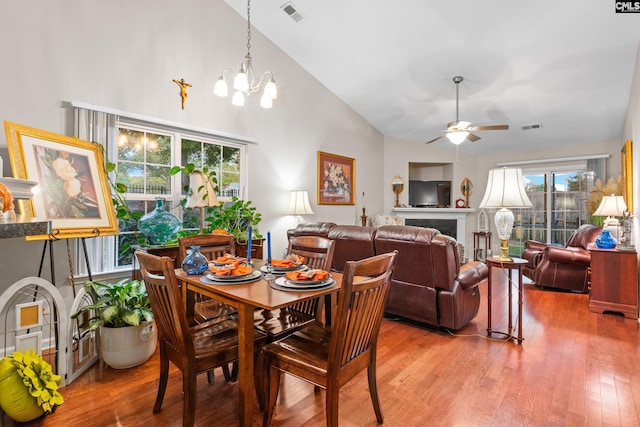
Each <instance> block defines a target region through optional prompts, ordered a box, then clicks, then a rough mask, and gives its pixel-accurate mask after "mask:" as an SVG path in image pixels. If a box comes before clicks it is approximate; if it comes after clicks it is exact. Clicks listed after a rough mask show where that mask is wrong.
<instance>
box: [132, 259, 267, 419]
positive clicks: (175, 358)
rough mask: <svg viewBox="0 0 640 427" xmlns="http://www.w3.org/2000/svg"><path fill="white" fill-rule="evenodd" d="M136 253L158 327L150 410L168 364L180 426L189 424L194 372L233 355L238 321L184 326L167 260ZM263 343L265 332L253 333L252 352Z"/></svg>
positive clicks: (228, 360)
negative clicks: (178, 382) (176, 375)
mask: <svg viewBox="0 0 640 427" xmlns="http://www.w3.org/2000/svg"><path fill="white" fill-rule="evenodd" d="M135 255H136V256H137V257H138V262H139V263H140V272H141V273H142V278H143V280H144V283H145V286H146V288H147V294H148V295H149V301H150V302H151V311H153V316H154V319H155V322H156V326H157V328H158V343H159V347H160V383H159V385H158V395H157V397H156V402H155V404H154V406H153V412H154V413H157V412H159V411H160V409H161V407H162V400H163V398H164V393H165V390H166V388H167V382H168V379H169V362H172V363H173V364H174V365H175V366H176V367H177V368H178V369H180V370H181V371H182V390H183V405H182V406H183V409H182V410H183V413H182V425H183V426H187V427H191V426H193V424H194V421H195V410H196V390H197V387H196V375H197V374H199V373H202V372H206V371H210V370H212V369H213V368H215V367H218V366H222V365H225V364H229V363H231V362H233V361H235V360H237V359H238V323H237V322H236V321H235V320H233V319H229V318H227V319H223V320H220V319H216V320H213V321H207V322H204V323H200V324H197V325H195V326H189V324H188V322H187V315H186V311H185V308H184V304H183V302H182V297H181V292H180V288H179V286H178V280H177V279H176V275H175V271H174V265H173V262H172V261H171V259H170V258H169V257H157V256H155V255H151V254H149V253H146V252H143V251H136V253H135ZM265 343H266V336H265V335H264V334H261V333H259V332H256V333H255V342H254V349H255V351H256V354H257V353H258V350H259V349H260V347H261V346H262V345H264V344H265ZM220 397H221V398H222V396H220Z"/></svg>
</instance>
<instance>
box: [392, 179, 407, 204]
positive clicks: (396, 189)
mask: <svg viewBox="0 0 640 427" xmlns="http://www.w3.org/2000/svg"><path fill="white" fill-rule="evenodd" d="M391 189H392V190H393V193H394V194H395V195H396V205H395V207H396V208H399V207H400V193H402V191H403V190H404V181H403V180H402V178H400V176H398V175H396V176H394V177H393V179H392V180H391Z"/></svg>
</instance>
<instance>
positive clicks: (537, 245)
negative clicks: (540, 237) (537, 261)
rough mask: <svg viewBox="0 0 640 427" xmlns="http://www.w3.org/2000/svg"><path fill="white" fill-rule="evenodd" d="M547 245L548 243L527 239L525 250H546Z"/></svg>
mask: <svg viewBox="0 0 640 427" xmlns="http://www.w3.org/2000/svg"><path fill="white" fill-rule="evenodd" d="M547 246H549V245H547V244H546V243H543V242H536V241H535V240H527V241H526V242H524V247H525V251H527V250H529V251H532V252H535V251H540V252H542V251H544V248H546V247H547Z"/></svg>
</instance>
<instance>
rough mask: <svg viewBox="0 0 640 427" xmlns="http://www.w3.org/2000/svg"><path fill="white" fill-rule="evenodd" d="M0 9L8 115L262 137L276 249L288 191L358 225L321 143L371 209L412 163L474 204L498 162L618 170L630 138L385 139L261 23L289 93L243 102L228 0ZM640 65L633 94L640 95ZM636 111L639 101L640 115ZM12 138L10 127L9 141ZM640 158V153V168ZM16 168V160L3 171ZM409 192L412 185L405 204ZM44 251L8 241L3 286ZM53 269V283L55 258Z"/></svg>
mask: <svg viewBox="0 0 640 427" xmlns="http://www.w3.org/2000/svg"><path fill="white" fill-rule="evenodd" d="M1 16H2V19H1V23H2V25H0V49H1V51H2V53H3V65H2V67H0V81H2V82H3V90H2V96H1V97H0V120H7V121H12V122H16V123H20V124H24V125H28V126H33V127H36V128H40V129H43V130H47V131H51V132H56V133H63V134H70V132H71V129H72V126H71V123H72V117H71V115H70V113H69V109H68V108H67V106H66V105H65V103H66V102H67V101H71V100H77V101H82V102H86V103H90V104H95V105H100V106H104V107H111V108H115V109H119V110H123V111H129V112H132V113H137V114H141V115H145V116H151V117H157V118H160V119H165V120H169V121H176V122H182V123H186V124H189V125H193V126H199V127H204V128H209V129H213V130H218V131H222V132H227V133H232V134H239V135H245V136H247V137H251V138H256V139H257V140H258V142H259V143H258V145H256V146H251V147H250V148H249V168H250V178H249V185H248V189H247V190H248V197H249V198H250V199H251V200H252V201H253V203H254V205H255V206H256V207H257V208H258V209H259V210H260V211H261V212H262V213H263V218H264V219H263V223H262V224H261V227H260V229H261V230H262V231H263V232H266V231H267V230H270V231H271V232H272V235H273V245H274V252H275V253H278V252H277V251H278V248H281V249H284V246H285V231H286V229H288V228H290V227H291V226H293V225H294V218H292V217H288V216H285V215H284V212H285V209H286V206H287V201H288V194H289V190H292V189H303V190H307V191H309V194H310V196H311V202H312V208H313V210H314V214H313V215H311V216H309V217H307V218H305V221H334V222H337V223H343V224H355V223H357V221H358V220H357V215H358V213H357V211H356V207H355V206H331V205H321V206H318V205H317V204H316V203H315V194H316V185H317V183H316V167H317V166H316V163H317V151H319V150H320V151H326V152H330V153H335V154H339V155H342V156H347V157H353V158H355V159H356V172H357V174H356V188H355V191H356V194H358V195H360V194H361V193H362V192H365V193H366V195H367V213H368V214H370V215H371V214H375V213H380V212H382V213H389V212H390V210H391V208H392V206H393V204H394V200H395V198H394V195H393V193H392V191H391V180H392V178H393V177H394V176H395V175H400V176H401V177H402V178H403V179H404V180H405V182H406V181H408V163H409V162H424V163H433V162H436V163H438V162H442V163H454V171H453V177H452V182H453V184H454V185H453V189H452V193H453V194H452V197H453V198H458V197H460V196H461V195H460V192H459V188H458V187H459V183H460V182H461V181H462V179H463V178H465V177H469V178H470V179H471V181H472V182H473V183H474V186H475V191H474V193H473V194H472V195H471V198H470V202H471V206H472V207H477V206H478V204H479V202H480V199H481V198H482V196H483V194H484V186H485V182H486V176H487V171H488V169H490V168H491V167H493V166H494V165H495V162H496V161H507V160H521V159H522V158H532V157H535V158H541V157H548V156H551V157H558V156H563V155H575V154H577V152H579V154H589V153H602V152H605V151H608V152H611V153H612V156H613V160H612V161H611V163H612V165H610V166H611V167H612V168H613V166H614V165H613V164H618V167H619V150H620V147H621V142H615V141H614V142H610V143H591V144H583V145H579V146H572V147H558V148H557V149H556V150H554V152H553V153H549V152H540V151H531V150H526V149H524V150H519V151H517V152H510V153H504V154H503V155H491V156H475V155H470V154H468V153H465V152H464V151H463V150H460V151H459V152H458V153H456V151H455V149H448V148H440V147H434V146H425V145H424V144H416V143H411V142H406V141H400V140H396V139H393V138H384V137H383V136H382V135H381V134H380V133H379V132H378V131H377V130H376V129H375V128H373V127H372V126H371V125H369V124H368V123H366V122H365V121H364V120H363V119H362V118H361V117H360V116H359V115H358V114H356V113H355V112H354V111H353V110H352V109H350V108H349V107H347V106H346V105H345V104H344V103H343V102H341V101H340V100H339V99H337V98H336V97H335V96H334V95H333V94H332V93H331V92H329V91H328V90H327V89H326V88H325V87H324V86H323V85H321V84H320V83H319V82H318V81H316V80H315V79H314V78H313V77H312V76H310V75H309V74H308V73H307V72H306V71H305V70H303V69H302V68H301V67H299V66H298V65H297V64H296V63H294V62H293V61H292V60H291V59H290V58H289V57H288V56H286V55H285V54H284V53H283V52H282V51H280V50H279V49H278V48H276V47H275V46H274V45H273V44H271V43H270V42H269V41H268V40H267V39H265V38H264V37H263V36H262V35H261V34H260V33H259V32H258V31H257V30H255V29H254V31H253V39H252V54H253V59H254V66H255V68H256V71H257V72H262V71H264V70H267V69H269V70H271V71H273V72H274V74H275V78H276V81H277V83H278V87H279V97H278V99H277V100H276V101H275V102H274V108H273V109H272V110H262V109H261V108H259V106H258V105H257V103H258V99H257V97H255V98H253V99H249V100H248V102H247V104H248V105H247V107H245V108H236V107H234V106H232V105H230V101H229V99H222V98H218V97H215V96H213V95H212V90H213V85H214V83H215V81H216V79H217V78H218V76H219V74H220V73H221V71H222V70H223V69H225V68H232V69H235V68H236V67H237V66H238V65H239V63H240V61H241V60H242V59H243V57H244V54H245V41H246V21H245V19H244V18H242V17H241V16H239V15H238V14H236V13H235V12H234V11H233V10H232V9H230V8H229V7H228V6H227V5H226V4H225V3H224V2H223V1H221V0H214V1H208V2H205V1H199V0H182V1H180V2H177V1H171V0H136V1H125V0H113V1H109V2H97V1H82V2H79V1H72V0H58V1H55V2H52V1H50V0H30V1H9V2H4V3H3V6H2V15H1ZM336 66H339V65H336ZM638 69H639V67H636V78H635V80H634V92H633V93H634V94H636V96H635V97H634V96H632V97H631V99H632V100H633V99H634V98H636V99H637V98H638V94H639V92H640V89H639V86H640V82H639V81H638V80H640V79H639V78H638V71H637V70H638ZM180 78H184V79H185V80H186V81H187V82H188V83H191V84H192V85H193V87H191V88H190V89H189V91H188V93H189V96H188V99H187V102H186V108H185V110H181V109H180V98H179V88H178V87H177V86H176V85H175V84H174V83H173V82H172V79H180ZM638 108H639V107H638V106H637V103H636V104H635V105H634V106H633V118H634V119H635V122H636V123H640V119H638V116H639V115H640V112H639V111H638ZM638 128H640V126H636V130H635V132H636V133H638V132H640V131H639V130H638ZM629 129H631V128H629ZM634 136H635V135H634ZM635 139H636V140H638V141H640V138H635ZM514 143H515V142H514ZM6 145H7V143H6V140H5V137H4V135H0V150H2V149H4V150H6ZM637 159H638V150H635V153H634V169H635V170H636V171H637V168H638V166H637V165H638V161H637ZM614 160H615V161H614ZM8 163H9V161H8V159H5V164H6V165H7V166H5V170H7V169H8ZM381 172H382V173H381ZM617 173H619V171H618V172H615V174H616V175H617ZM635 191H636V199H635V200H636V201H637V200H639V198H638V197H637V190H635ZM407 195H408V187H405V191H404V192H403V194H402V195H401V197H400V200H401V202H402V203H407ZM473 221H475V219H472V222H471V223H472V224H474V222H473ZM465 240H466V242H467V246H469V243H470V242H472V239H471V238H470V237H469V236H466V238H465ZM636 240H638V239H636ZM54 247H55V254H56V276H57V277H56V281H57V282H58V283H63V282H64V281H65V278H66V276H67V275H68V272H69V269H68V265H67V257H66V253H67V252H66V242H64V241H61V242H55V243H54ZM41 250H42V244H41V243H37V242H35V243H34V242H25V241H24V240H23V239H5V240H0V254H2V256H0V271H2V275H0V276H1V277H0V291H1V290H2V289H4V288H6V287H7V286H8V285H9V284H11V283H13V282H14V281H16V280H18V279H19V278H22V277H24V276H26V275H35V274H37V270H38V262H39V260H40V255H41ZM45 272H46V274H44V277H45V278H48V262H47V263H45Z"/></svg>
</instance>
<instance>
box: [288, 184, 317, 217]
mask: <svg viewBox="0 0 640 427" xmlns="http://www.w3.org/2000/svg"><path fill="white" fill-rule="evenodd" d="M312 213H313V211H312V210H311V205H309V193H307V192H306V191H303V190H294V191H292V192H291V194H290V195H289V208H288V209H287V215H296V221H297V223H296V226H298V224H300V223H301V222H302V217H301V216H300V215H311V214H312Z"/></svg>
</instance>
